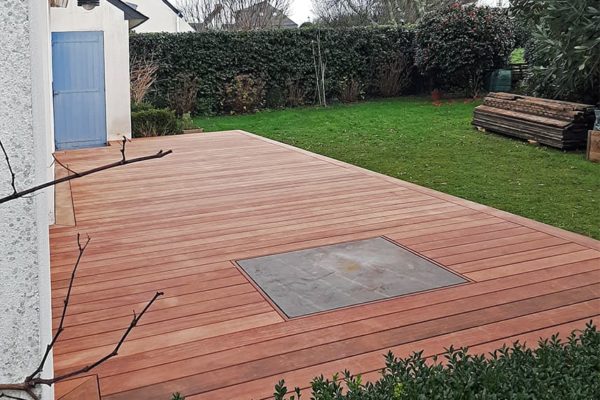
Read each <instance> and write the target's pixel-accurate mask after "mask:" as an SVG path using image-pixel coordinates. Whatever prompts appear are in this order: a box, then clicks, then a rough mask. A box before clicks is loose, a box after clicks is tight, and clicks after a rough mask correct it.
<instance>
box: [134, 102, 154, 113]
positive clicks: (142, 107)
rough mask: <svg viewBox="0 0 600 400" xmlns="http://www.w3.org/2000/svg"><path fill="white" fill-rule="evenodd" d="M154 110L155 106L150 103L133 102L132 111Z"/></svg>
mask: <svg viewBox="0 0 600 400" xmlns="http://www.w3.org/2000/svg"><path fill="white" fill-rule="evenodd" d="M148 110H154V106H153V105H152V104H150V103H144V102H142V103H134V102H132V103H131V112H138V111H148Z"/></svg>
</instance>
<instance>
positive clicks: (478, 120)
mask: <svg viewBox="0 0 600 400" xmlns="http://www.w3.org/2000/svg"><path fill="white" fill-rule="evenodd" d="M594 119H595V117H594V106H591V105H587V104H578V103H569V102H566V101H558V100H548V99H541V98H537V97H529V96H520V95H516V94H510V93H493V92H492V93H489V94H488V96H486V98H485V99H484V101H483V104H482V105H480V106H478V107H476V108H475V112H474V113H473V125H475V126H476V127H478V128H483V129H485V130H487V131H490V132H495V133H501V134H504V135H509V136H514V137H518V138H521V139H525V140H531V141H535V142H538V143H541V144H545V145H547V146H551V147H557V148H559V149H565V150H569V149H575V148H580V147H581V148H585V146H586V141H587V131H588V130H589V129H591V128H592V126H593V124H594Z"/></svg>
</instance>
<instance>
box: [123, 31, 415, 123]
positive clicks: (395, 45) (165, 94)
mask: <svg viewBox="0 0 600 400" xmlns="http://www.w3.org/2000/svg"><path fill="white" fill-rule="evenodd" d="M318 35H320V41H321V47H322V53H323V58H324V61H325V62H326V71H325V80H326V82H325V83H326V87H325V89H326V92H327V96H328V97H329V98H331V97H336V96H337V95H338V90H339V88H340V86H341V84H342V82H344V80H345V79H346V78H347V77H348V76H352V77H354V78H355V79H356V80H357V81H359V82H361V83H362V84H363V86H364V87H365V90H366V93H365V94H366V95H368V96H377V95H378V84H377V82H378V75H379V70H380V68H379V66H380V65H381V64H382V63H388V62H389V61H390V59H393V57H394V56H395V55H396V54H399V53H401V54H403V55H404V56H405V57H407V58H408V59H410V60H411V64H412V60H413V57H414V50H413V38H414V33H413V32H412V31H410V30H407V29H403V28H394V27H370V28H365V27H361V28H336V29H332V28H328V29H323V28H310V27H309V28H303V29H281V30H258V31H247V32H240V31H237V32H227V31H208V32H190V33H177V34H172V33H147V34H132V35H131V36H130V52H131V56H132V57H136V56H140V57H141V56H142V55H146V56H148V55H152V60H153V61H154V62H155V63H157V65H158V66H159V69H158V75H157V81H156V82H155V84H154V85H153V87H152V91H151V92H150V93H149V94H148V100H149V101H151V102H152V103H153V104H155V105H156V106H159V107H169V101H168V100H169V93H170V92H171V91H172V89H171V87H172V86H173V83H172V82H173V81H174V80H176V77H178V76H181V75H182V74H190V75H192V76H194V77H196V78H197V79H198V92H197V102H196V109H195V111H196V113H199V114H212V113H221V112H228V110H225V109H224V106H225V105H226V104H227V101H226V100H227V99H226V98H225V96H226V93H227V92H226V90H225V87H226V86H228V85H231V83H232V82H234V80H235V77H236V76H239V75H250V76H252V77H260V78H261V79H262V81H263V82H264V84H265V87H264V89H265V99H264V104H263V105H269V106H271V105H273V106H275V107H278V106H279V104H281V95H282V93H281V92H283V95H284V97H285V104H286V105H288V106H291V105H296V104H314V103H315V99H316V91H315V67H314V62H313V53H312V43H313V42H314V41H315V40H316V38H317V36H318ZM417 78H419V77H417ZM419 79H420V78H419ZM410 86H411V87H412V86H416V85H410ZM269 96H273V97H272V98H270V97H269Z"/></svg>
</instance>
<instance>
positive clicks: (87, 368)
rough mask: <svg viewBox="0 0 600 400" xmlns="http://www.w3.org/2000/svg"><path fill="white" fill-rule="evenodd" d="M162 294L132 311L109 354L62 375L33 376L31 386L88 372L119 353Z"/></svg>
mask: <svg viewBox="0 0 600 400" xmlns="http://www.w3.org/2000/svg"><path fill="white" fill-rule="evenodd" d="M163 294H164V293H163V292H156V293H155V294H154V297H152V300H150V301H149V302H148V304H146V307H144V309H143V310H142V312H140V314H139V315H136V314H135V312H134V313H133V319H132V320H131V323H130V324H129V326H128V327H127V330H126V331H125V332H124V333H123V336H121V339H120V340H119V342H118V343H117V345H116V346H115V348H114V349H113V351H111V352H110V353H109V354H107V355H105V356H104V357H102V358H101V359H99V360H98V361H96V362H94V363H92V364H90V365H87V366H85V367H83V368H80V369H78V370H76V371H73V372H69V373H66V374H64V375H59V376H55V377H54V378H51V379H42V378H34V379H32V380H31V381H30V383H31V384H32V386H35V385H52V384H54V383H56V382H60V381H63V380H65V379H68V378H71V377H73V376H76V375H80V374H84V373H86V372H89V371H90V370H92V369H94V368H96V367H97V366H98V365H100V364H102V363H103V362H105V361H107V360H109V359H111V358H112V357H114V356H116V355H117V354H119V349H120V348H121V346H122V345H123V342H125V339H127V336H128V335H129V333H130V332H131V330H132V329H133V328H135V327H136V325H137V324H138V322H139V321H140V319H141V318H142V317H143V316H144V314H145V313H146V311H147V310H148V308H150V306H152V303H154V302H155V301H156V299H157V298H159V297H160V296H162V295H163Z"/></svg>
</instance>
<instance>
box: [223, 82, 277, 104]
mask: <svg viewBox="0 0 600 400" xmlns="http://www.w3.org/2000/svg"><path fill="white" fill-rule="evenodd" d="M272 89H273V88H272ZM273 97H275V95H273ZM264 103H265V83H264V82H263V80H262V79H260V78H254V77H252V76H251V75H247V74H241V75H237V76H236V77H235V78H233V81H232V82H229V83H227V84H226V85H225V88H224V94H223V103H222V109H223V111H226V112H229V113H231V114H244V113H248V112H255V111H257V110H258V109H260V108H262V107H263V106H264Z"/></svg>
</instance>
